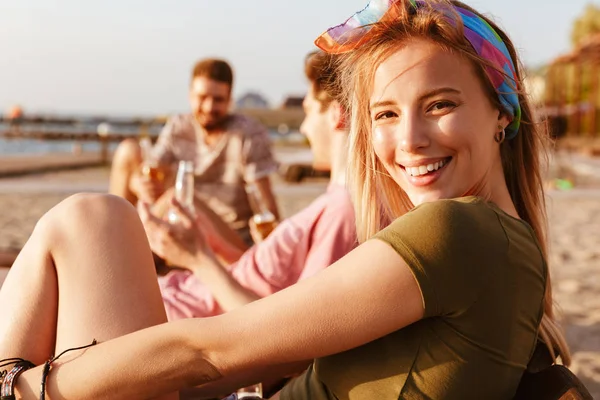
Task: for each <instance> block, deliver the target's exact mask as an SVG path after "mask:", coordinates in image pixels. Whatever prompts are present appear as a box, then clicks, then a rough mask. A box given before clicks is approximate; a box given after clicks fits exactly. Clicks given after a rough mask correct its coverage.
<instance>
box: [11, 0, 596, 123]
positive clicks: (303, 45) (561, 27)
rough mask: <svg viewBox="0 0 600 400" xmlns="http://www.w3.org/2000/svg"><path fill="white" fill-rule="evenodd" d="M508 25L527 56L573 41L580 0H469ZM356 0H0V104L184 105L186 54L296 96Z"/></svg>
mask: <svg viewBox="0 0 600 400" xmlns="http://www.w3.org/2000/svg"><path fill="white" fill-rule="evenodd" d="M465 2H466V3H467V4H469V5H471V6H473V7H474V8H476V9H478V10H479V11H482V12H484V13H485V14H487V15H490V16H492V17H493V19H494V20H495V21H496V22H498V23H499V25H500V26H501V27H503V28H504V29H505V30H506V31H507V32H508V34H509V36H510V37H511V38H512V39H513V41H514V42H515V44H516V46H517V48H518V49H519V51H520V54H521V57H522V59H523V61H524V63H525V64H526V65H528V66H539V65H541V64H544V63H546V62H548V61H550V60H552V59H553V58H554V57H556V56H557V55H559V54H562V53H564V52H567V51H569V50H570V41H569V36H570V32H571V25H572V22H573V21H574V20H575V18H576V17H577V16H578V15H580V14H581V13H582V12H583V9H584V8H585V5H586V4H587V3H590V1H587V0H568V1H565V0H466V1H465ZM365 5H366V1H365V0H279V1H277V0H219V1H217V0H213V1H208V0H102V1H81V0H0V38H1V39H0V43H1V45H0V110H6V109H7V108H8V107H9V106H11V105H13V104H20V105H21V106H22V107H23V108H24V110H25V112H31V113H59V114H88V115H100V114H101V115H106V114H110V115H115V116H149V115H156V114H160V115H165V114H170V113H173V112H185V111H187V110H188V103H187V88H188V83H189V73H190V70H191V67H192V65H193V64H194V62H195V61H196V60H198V59H200V58H203V57H215V56H217V57H221V58H225V59H227V60H228V61H230V62H231V64H232V65H233V67H234V69H235V74H236V81H235V85H234V96H236V97H238V96H240V95H242V94H244V93H246V92H249V91H253V92H258V93H261V94H262V95H264V96H265V97H266V98H267V99H268V100H269V102H270V103H271V105H273V106H278V105H279V104H281V102H282V101H283V99H284V98H285V97H286V96H287V95H303V94H304V93H305V92H306V81H305V79H304V75H303V70H302V68H303V59H304V56H305V55H306V54H307V53H308V52H309V51H311V50H313V49H314V45H313V41H314V39H315V38H316V37H317V36H318V35H319V34H320V33H322V32H323V31H324V30H325V29H326V28H328V27H329V26H332V25H337V24H339V23H342V22H343V21H344V20H345V19H346V18H348V17H350V16H351V15H352V14H353V13H354V12H356V11H358V10H360V9H362V8H363V7H364V6H365Z"/></svg>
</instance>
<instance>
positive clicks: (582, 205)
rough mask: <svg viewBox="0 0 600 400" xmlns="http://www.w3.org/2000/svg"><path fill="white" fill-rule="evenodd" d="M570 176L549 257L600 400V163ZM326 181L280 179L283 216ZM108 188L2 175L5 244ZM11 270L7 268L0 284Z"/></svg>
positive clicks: (67, 179)
mask: <svg viewBox="0 0 600 400" xmlns="http://www.w3.org/2000/svg"><path fill="white" fill-rule="evenodd" d="M596 167H597V168H596ZM562 173H564V172H562ZM569 174H571V177H572V179H573V180H575V181H576V182H575V183H576V185H575V188H574V189H572V190H566V191H558V190H551V191H549V194H548V214H549V221H550V240H551V244H550V249H549V250H550V256H549V261H550V266H551V269H552V272H553V279H554V280H553V287H554V294H555V299H556V301H557V303H558V304H559V306H560V308H561V313H560V318H561V320H562V323H563V325H564V327H565V331H566V334H567V339H568V342H569V344H570V346H571V349H572V352H573V359H574V362H573V365H572V370H573V371H574V372H575V373H576V374H577V375H578V376H579V377H580V378H581V379H582V380H583V381H584V383H585V384H586V385H587V387H588V389H589V390H590V391H591V392H592V395H593V396H594V398H600V184H599V183H598V179H596V177H600V163H599V162H597V160H592V161H590V162H588V163H587V164H585V165H584V164H580V165H579V164H578V166H577V168H575V167H574V168H571V169H570V170H569ZM573 177H574V178H573ZM326 185H327V183H326V182H325V181H322V180H319V181H311V182H306V183H302V184H289V183H286V182H283V181H282V180H280V179H277V180H276V182H275V188H276V195H277V197H278V199H279V203H280V205H281V209H282V213H283V215H284V216H289V215H291V214H293V213H295V212H296V211H297V210H299V209H301V208H303V207H304V206H305V205H306V204H308V203H309V202H310V201H311V200H312V199H314V198H315V197H316V196H317V195H318V194H320V193H322V192H323V191H324V190H325V188H326ZM107 187H108V169H106V168H90V169H83V170H79V171H65V172H54V173H50V174H46V175H33V176H27V177H21V178H5V179H0V226H1V227H2V230H1V233H0V250H7V249H19V248H21V247H22V246H23V244H24V243H25V241H26V240H27V237H28V236H29V234H30V233H31V231H32V230H33V227H34V226H35V223H36V221H37V220H38V219H39V217H40V216H41V215H43V213H44V212H46V211H47V210H48V209H50V208H51V207H52V206H53V205H55V204H56V203H58V202H59V201H60V200H62V199H64V198H65V197H67V196H69V195H70V194H72V193H75V192H80V191H94V192H104V191H106V190H107ZM5 272H6V270H5V269H3V270H2V271H1V272H0V282H1V281H2V279H3V277H2V275H3V274H4V273H5Z"/></svg>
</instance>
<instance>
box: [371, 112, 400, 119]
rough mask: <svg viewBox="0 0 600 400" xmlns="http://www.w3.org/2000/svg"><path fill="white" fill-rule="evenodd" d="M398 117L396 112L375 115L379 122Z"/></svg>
mask: <svg viewBox="0 0 600 400" xmlns="http://www.w3.org/2000/svg"><path fill="white" fill-rule="evenodd" d="M395 116H396V113H395V112H392V111H384V112H381V113H379V114H377V115H375V120H376V121H378V120H380V119H388V118H394V117H395Z"/></svg>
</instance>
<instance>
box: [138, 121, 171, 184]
mask: <svg viewBox="0 0 600 400" xmlns="http://www.w3.org/2000/svg"><path fill="white" fill-rule="evenodd" d="M139 142H140V148H141V150H142V174H144V176H146V177H148V178H150V179H152V180H156V181H158V182H162V181H163V180H164V179H165V172H164V171H163V170H162V168H160V166H159V165H158V162H157V160H156V158H155V157H154V155H153V154H152V141H151V140H150V136H149V135H148V132H147V129H146V128H145V125H143V126H142V131H141V133H140V141H139Z"/></svg>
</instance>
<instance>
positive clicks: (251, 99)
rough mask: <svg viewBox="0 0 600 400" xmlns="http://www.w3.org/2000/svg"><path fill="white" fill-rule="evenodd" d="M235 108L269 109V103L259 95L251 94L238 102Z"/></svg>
mask: <svg viewBox="0 0 600 400" xmlns="http://www.w3.org/2000/svg"><path fill="white" fill-rule="evenodd" d="M235 108H237V109H247V108H269V102H268V101H267V100H266V99H265V98H264V97H263V96H261V95H260V94H259V93H255V92H249V93H246V94H245V95H243V96H242V97H240V98H239V99H238V100H237V101H236V103H235Z"/></svg>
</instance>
